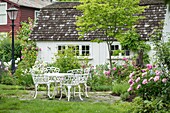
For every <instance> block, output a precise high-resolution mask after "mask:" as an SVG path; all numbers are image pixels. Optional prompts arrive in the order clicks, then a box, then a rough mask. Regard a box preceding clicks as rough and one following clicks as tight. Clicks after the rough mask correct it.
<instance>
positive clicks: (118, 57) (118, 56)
mask: <svg viewBox="0 0 170 113" xmlns="http://www.w3.org/2000/svg"><path fill="white" fill-rule="evenodd" d="M112 45H118V46H119V50H122V46H121V45H120V43H119V42H115V43H113V44H112ZM129 52H130V54H129V56H126V55H122V53H119V55H117V56H111V59H122V58H131V57H132V52H131V51H129ZM108 59H109V57H108Z"/></svg>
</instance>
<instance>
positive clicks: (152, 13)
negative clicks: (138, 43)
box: [31, 0, 170, 65]
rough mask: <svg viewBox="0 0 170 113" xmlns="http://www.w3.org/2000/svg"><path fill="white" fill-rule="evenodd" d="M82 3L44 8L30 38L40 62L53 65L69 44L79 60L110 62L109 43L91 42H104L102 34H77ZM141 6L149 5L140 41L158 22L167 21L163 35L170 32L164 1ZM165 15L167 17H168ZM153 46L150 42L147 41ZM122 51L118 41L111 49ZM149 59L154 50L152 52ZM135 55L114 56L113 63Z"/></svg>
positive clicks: (145, 0) (143, 0)
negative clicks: (37, 48)
mask: <svg viewBox="0 0 170 113" xmlns="http://www.w3.org/2000/svg"><path fill="white" fill-rule="evenodd" d="M79 4H80V3H79V2H55V3H53V4H52V5H49V6H46V7H44V8H42V9H41V11H40V15H39V19H38V22H37V24H36V26H35V27H34V29H33V32H32V34H31V39H32V40H35V41H36V43H37V46H38V47H40V48H41V49H42V51H40V52H39V54H38V59H41V60H43V61H46V62H49V63H50V62H53V60H52V58H54V54H55V53H57V52H58V51H59V50H61V49H63V48H66V47H68V46H70V45H74V46H75V52H77V53H78V56H79V59H82V58H83V57H86V58H88V59H89V63H91V64H92V65H98V64H104V63H106V62H108V61H109V54H108V49H107V44H106V43H105V42H102V43H95V42H91V40H92V39H95V38H100V39H103V40H104V39H105V38H104V36H103V35H102V34H99V33H93V34H88V35H87V36H86V37H85V38H84V39H79V38H78V37H79V36H78V32H77V31H76V25H75V21H76V20H75V17H76V16H79V15H81V12H80V11H77V10H76V9H75V8H74V6H76V5H79ZM140 5H145V6H146V5H147V6H149V7H148V8H147V9H146V10H145V12H144V13H143V15H145V16H146V18H145V19H144V20H141V21H140V23H139V24H138V25H137V29H138V32H139V34H140V35H141V39H144V40H145V39H148V38H149V37H148V35H147V34H149V33H151V32H152V31H153V29H154V28H155V27H156V26H159V24H158V23H159V22H160V21H162V20H164V19H165V23H167V25H165V27H164V32H168V31H170V30H168V29H169V28H170V22H168V21H169V19H168V18H169V17H168V15H170V14H169V12H168V11H167V10H166V9H167V8H166V6H165V5H164V3H163V0H149V1H148V0H141V3H140ZM165 14H166V16H165ZM148 43H150V42H148ZM118 49H120V50H121V49H122V47H121V45H120V43H119V42H117V41H116V40H115V41H114V43H113V45H112V50H118ZM149 54H150V56H152V55H153V51H151V52H149ZM132 56H133V54H132V53H131V52H130V51H128V50H125V54H118V55H117V56H116V57H113V59H114V60H117V61H121V60H122V58H123V57H127V58H131V57H132Z"/></svg>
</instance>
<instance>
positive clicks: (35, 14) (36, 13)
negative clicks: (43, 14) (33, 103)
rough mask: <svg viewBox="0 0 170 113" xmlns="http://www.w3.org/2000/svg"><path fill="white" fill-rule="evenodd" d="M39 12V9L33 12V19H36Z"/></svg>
mask: <svg viewBox="0 0 170 113" xmlns="http://www.w3.org/2000/svg"><path fill="white" fill-rule="evenodd" d="M39 13H40V11H38V10H35V13H34V19H35V20H37V19H38V16H39Z"/></svg>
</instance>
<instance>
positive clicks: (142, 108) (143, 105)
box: [131, 97, 170, 113]
mask: <svg viewBox="0 0 170 113" xmlns="http://www.w3.org/2000/svg"><path fill="white" fill-rule="evenodd" d="M131 110H132V111H131V112H133V113H169V112H170V105H169V104H167V103H164V102H163V101H162V99H161V98H157V99H151V101H149V100H143V99H142V98H140V97H136V98H135V99H134V100H133V103H132V109H131Z"/></svg>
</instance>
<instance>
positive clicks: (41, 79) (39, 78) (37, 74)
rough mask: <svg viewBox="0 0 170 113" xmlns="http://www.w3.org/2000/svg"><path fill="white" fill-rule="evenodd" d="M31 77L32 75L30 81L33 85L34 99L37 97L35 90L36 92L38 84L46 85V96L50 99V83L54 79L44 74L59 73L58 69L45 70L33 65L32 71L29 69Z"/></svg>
mask: <svg viewBox="0 0 170 113" xmlns="http://www.w3.org/2000/svg"><path fill="white" fill-rule="evenodd" d="M30 72H31V75H32V79H33V82H34V85H35V94H34V99H35V98H36V97H37V90H38V86H39V85H40V84H45V85H47V95H48V97H49V98H52V96H53V95H52V96H50V84H51V83H52V82H55V80H54V78H52V77H50V76H48V75H46V74H45V73H47V72H50V73H52V72H59V69H58V68H55V67H47V68H44V67H43V68H42V67H41V65H35V66H33V68H32V69H30Z"/></svg>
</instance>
